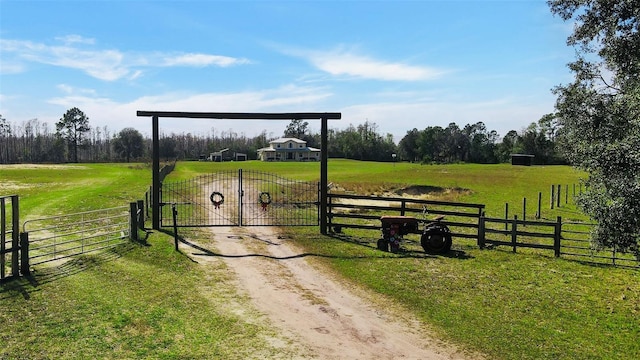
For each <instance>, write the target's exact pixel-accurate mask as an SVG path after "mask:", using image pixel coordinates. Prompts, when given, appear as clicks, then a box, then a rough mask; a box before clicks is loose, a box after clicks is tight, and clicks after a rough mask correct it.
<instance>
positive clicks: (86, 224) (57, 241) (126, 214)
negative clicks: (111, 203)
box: [23, 206, 131, 266]
mask: <svg viewBox="0 0 640 360" xmlns="http://www.w3.org/2000/svg"><path fill="white" fill-rule="evenodd" d="M130 219H131V215H130V208H129V206H121V207H114V208H109V209H100V210H92V211H85V212H79V213H75V214H68V215H58V216H48V217H42V218H38V219H30V220H27V221H25V222H24V223H23V236H25V240H26V243H28V248H29V249H28V250H29V263H30V265H31V266H34V265H39V264H43V263H47V262H51V261H55V260H60V259H64V258H68V257H70V256H75V255H80V254H85V253H89V252H93V251H98V250H103V249H106V248H110V247H113V246H116V245H118V244H122V243H124V242H126V241H127V240H128V239H129V237H130V236H131V226H130V225H131V224H130Z"/></svg>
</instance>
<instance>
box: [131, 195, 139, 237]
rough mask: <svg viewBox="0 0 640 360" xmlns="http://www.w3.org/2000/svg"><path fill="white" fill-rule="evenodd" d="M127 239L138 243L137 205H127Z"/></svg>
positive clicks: (133, 203)
mask: <svg viewBox="0 0 640 360" xmlns="http://www.w3.org/2000/svg"><path fill="white" fill-rule="evenodd" d="M129 238H130V239H131V240H133V241H138V204H137V203H135V202H132V203H129Z"/></svg>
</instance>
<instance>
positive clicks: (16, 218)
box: [11, 195, 20, 275]
mask: <svg viewBox="0 0 640 360" xmlns="http://www.w3.org/2000/svg"><path fill="white" fill-rule="evenodd" d="M11 220H12V225H11V227H12V228H11V248H12V249H11V251H12V254H11V274H12V275H18V273H19V272H20V263H19V260H18V255H19V254H18V251H19V247H20V205H19V200H18V195H12V196H11Z"/></svg>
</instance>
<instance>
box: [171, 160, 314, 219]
mask: <svg viewBox="0 0 640 360" xmlns="http://www.w3.org/2000/svg"><path fill="white" fill-rule="evenodd" d="M318 204H319V184H318V183H317V182H303V181H297V180H292V179H286V178H283V177H280V176H278V175H274V174H269V173H264V172H260V171H252V170H242V169H240V170H229V171H221V172H217V173H212V174H207V175H201V176H198V177H196V178H193V179H189V180H184V181H176V182H166V183H162V185H161V187H160V205H161V209H162V211H161V217H160V226H162V227H171V226H173V225H174V224H173V211H174V209H175V211H176V226H179V227H202V226H258V225H262V226H269V225H294V226H296V225H297V226H311V225H318V224H319V218H320V217H319V210H318Z"/></svg>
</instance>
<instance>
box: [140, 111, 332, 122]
mask: <svg viewBox="0 0 640 360" xmlns="http://www.w3.org/2000/svg"><path fill="white" fill-rule="evenodd" d="M137 116H157V117H159V118H182V119H184V118H187V119H228V120H305V119H329V120H338V119H341V118H342V113H327V112H325V113H315V112H310V113H221V112H180V111H141V110H138V112H137Z"/></svg>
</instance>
